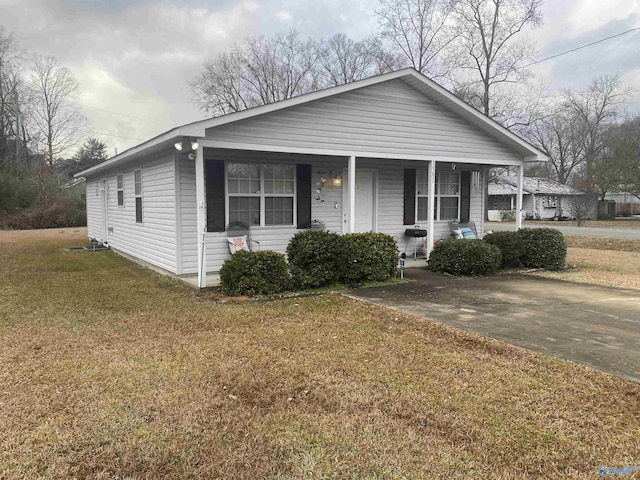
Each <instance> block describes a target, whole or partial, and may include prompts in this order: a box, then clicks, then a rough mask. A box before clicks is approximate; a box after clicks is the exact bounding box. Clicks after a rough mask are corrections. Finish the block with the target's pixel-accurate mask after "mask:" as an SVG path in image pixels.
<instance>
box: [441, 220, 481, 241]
mask: <svg viewBox="0 0 640 480" xmlns="http://www.w3.org/2000/svg"><path fill="white" fill-rule="evenodd" d="M449 232H450V233H451V238H467V239H471V238H482V235H480V234H479V233H478V230H477V229H476V222H474V221H472V220H465V221H464V222H461V221H459V220H451V221H450V222H449Z"/></svg>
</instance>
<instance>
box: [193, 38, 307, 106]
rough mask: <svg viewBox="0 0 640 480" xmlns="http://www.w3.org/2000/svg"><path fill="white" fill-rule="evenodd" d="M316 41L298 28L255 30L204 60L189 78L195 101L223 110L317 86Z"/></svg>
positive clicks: (263, 103)
mask: <svg viewBox="0 0 640 480" xmlns="http://www.w3.org/2000/svg"><path fill="white" fill-rule="evenodd" d="M318 56H319V51H318V45H317V43H316V42H314V41H312V40H306V41H305V40H302V39H301V38H300V34H299V33H298V32H297V31H295V30H290V31H288V32H286V33H279V34H276V35H275V36H273V37H265V36H253V37H249V38H247V39H246V40H245V42H244V43H243V44H242V45H235V46H234V47H233V49H232V50H231V52H229V53H223V54H221V55H218V56H217V57H216V58H215V59H213V60H207V61H205V63H204V66H203V70H202V72H201V73H200V74H199V75H198V76H197V77H196V78H195V79H194V80H193V81H191V82H190V87H191V91H192V93H193V95H194V101H195V103H196V104H197V105H198V106H199V107H200V108H201V109H202V110H203V111H205V112H207V113H209V114H212V115H214V116H215V115H224V114H226V113H230V112H237V111H240V110H244V109H247V108H251V107H255V106H258V105H265V104H269V103H273V102H277V101H279V100H285V99H287V98H291V97H295V96H297V95H301V94H303V93H307V92H310V91H313V90H316V89H317V88H318V82H319V80H318V73H317V70H316V65H317V62H318Z"/></svg>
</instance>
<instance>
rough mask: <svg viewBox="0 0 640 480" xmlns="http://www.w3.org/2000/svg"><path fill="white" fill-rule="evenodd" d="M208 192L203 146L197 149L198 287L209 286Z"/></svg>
mask: <svg viewBox="0 0 640 480" xmlns="http://www.w3.org/2000/svg"><path fill="white" fill-rule="evenodd" d="M206 206H207V202H206V192H205V178H204V153H203V147H202V146H200V147H198V148H197V150H196V219H197V220H196V225H197V229H198V231H197V242H198V288H204V287H206V286H207V268H206V264H207V261H206V251H205V245H204V239H205V231H206V228H207V216H206V215H207V211H206Z"/></svg>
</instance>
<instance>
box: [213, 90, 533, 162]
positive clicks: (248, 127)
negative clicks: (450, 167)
mask: <svg viewBox="0 0 640 480" xmlns="http://www.w3.org/2000/svg"><path fill="white" fill-rule="evenodd" d="M206 133H207V137H208V138H211V139H212V140H215V141H220V142H229V143H247V144H253V145H268V146H272V147H283V148H286V147H303V148H313V149H326V150H332V151H344V152H345V153H346V154H348V153H349V152H366V153H372V154H373V153H375V154H391V155H394V156H400V157H401V156H402V155H420V156H443V157H455V158H470V159H471V158H473V159H476V160H478V159H486V160H493V161H513V160H514V159H518V158H522V154H519V153H518V152H516V151H515V150H511V149H509V148H507V147H505V146H504V145H503V144H501V143H499V142H498V141H497V140H495V139H493V138H491V137H490V136H489V135H487V133H485V132H483V131H481V130H480V129H478V128H477V127H475V126H473V125H472V124H470V123H469V122H467V121H466V120H464V119H462V118H461V117H459V116H457V115H456V114H454V113H453V112H451V111H450V110H448V109H446V108H444V107H443V106H441V105H440V104H438V103H436V102H434V101H433V100H431V99H429V98H428V97H426V96H425V95H423V94H422V93H420V92H418V91H417V90H415V89H414V88H413V87H411V86H409V85H408V84H407V83H405V82H404V81H403V80H401V79H395V80H389V81H387V82H383V83H380V84H376V85H372V86H369V87H366V88H362V89H358V90H355V91H351V92H347V93H343V94H340V95H335V96H332V97H328V98H324V99H320V100H316V101H314V102H310V103H307V104H303V105H298V106H294V107H290V108H287V109H284V110H281V111H277V112H273V113H268V114H264V115H261V116H259V117H254V118H250V119H246V120H240V121H238V122H234V123H231V124H227V125H223V126H220V127H213V128H210V129H208V130H207V132H206Z"/></svg>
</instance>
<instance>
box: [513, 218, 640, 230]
mask: <svg viewBox="0 0 640 480" xmlns="http://www.w3.org/2000/svg"><path fill="white" fill-rule="evenodd" d="M527 225H542V226H545V227H551V228H553V227H554V226H565V227H577V226H578V222H576V221H575V220H573V221H568V222H554V221H551V220H548V221H541V220H527V221H526V222H525V226H527ZM582 226H583V227H593V228H630V229H633V230H640V219H636V218H618V219H616V220H585V221H584V222H582Z"/></svg>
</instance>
